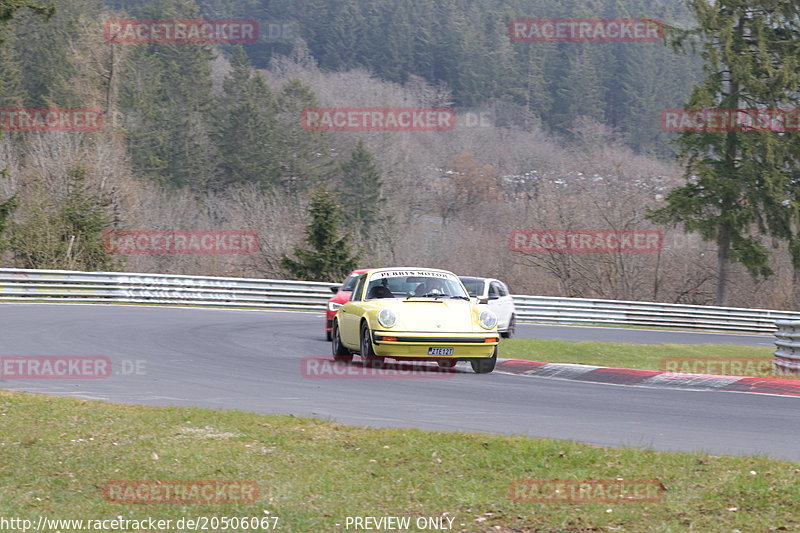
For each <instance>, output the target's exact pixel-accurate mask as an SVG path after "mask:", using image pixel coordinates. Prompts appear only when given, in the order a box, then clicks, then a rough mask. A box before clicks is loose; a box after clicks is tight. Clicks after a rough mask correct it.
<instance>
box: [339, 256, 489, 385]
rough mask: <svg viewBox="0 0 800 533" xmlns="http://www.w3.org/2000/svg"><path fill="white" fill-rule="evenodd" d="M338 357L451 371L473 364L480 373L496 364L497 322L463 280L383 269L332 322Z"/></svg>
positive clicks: (364, 279) (435, 272) (362, 283)
mask: <svg viewBox="0 0 800 533" xmlns="http://www.w3.org/2000/svg"><path fill="white" fill-rule="evenodd" d="M331 336H332V340H333V343H332V347H333V358H334V359H335V360H337V361H351V360H352V359H353V353H358V354H359V355H360V356H361V359H362V360H363V363H364V364H365V365H376V364H380V363H382V362H383V359H384V358H385V357H389V358H392V359H399V360H414V361H420V360H423V361H436V362H437V363H438V364H439V366H440V367H442V368H452V367H453V366H455V364H456V362H457V361H469V362H470V364H471V365H472V369H473V370H474V371H475V372H476V373H478V374H485V373H488V372H491V371H492V370H494V366H495V363H496V362H497V345H498V342H499V335H498V333H497V317H496V316H495V314H494V313H493V312H492V311H490V310H489V308H488V306H486V305H482V304H480V303H479V302H478V300H477V299H472V298H470V296H469V294H468V293H467V290H466V289H465V288H464V285H463V284H462V283H461V280H460V279H458V276H456V275H455V274H453V273H452V272H448V271H447V270H439V269H434V268H379V269H374V270H369V271H367V272H364V273H363V274H361V275H360V276H359V278H358V282H357V283H356V286H355V288H354V289H353V293H352V295H351V296H350V301H349V302H347V303H346V304H344V305H343V306H342V307H340V308H339V311H338V312H337V313H336V317H335V318H334V322H333V330H332V332H331Z"/></svg>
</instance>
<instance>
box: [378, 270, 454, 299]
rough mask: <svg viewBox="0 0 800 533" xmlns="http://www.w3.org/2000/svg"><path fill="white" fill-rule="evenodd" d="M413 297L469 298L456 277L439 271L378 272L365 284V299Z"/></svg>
mask: <svg viewBox="0 0 800 533" xmlns="http://www.w3.org/2000/svg"><path fill="white" fill-rule="evenodd" d="M415 297H417V298H458V299H465V300H468V299H469V295H468V294H467V292H466V291H465V290H464V287H463V286H462V285H461V283H460V282H459V281H458V279H457V278H455V277H454V276H452V275H449V274H445V273H440V272H425V271H419V272H406V271H391V272H378V273H376V274H375V275H374V276H373V278H372V279H371V280H370V282H369V285H368V286H367V297H366V299H367V300H374V299H378V298H415Z"/></svg>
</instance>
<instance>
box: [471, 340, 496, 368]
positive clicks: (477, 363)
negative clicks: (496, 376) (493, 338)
mask: <svg viewBox="0 0 800 533" xmlns="http://www.w3.org/2000/svg"><path fill="white" fill-rule="evenodd" d="M469 364H471V365H472V371H473V372H475V373H476V374H488V373H489V372H491V371H492V370H494V365H495V364H497V347H496V346H495V348H494V353H493V354H492V356H491V357H481V358H480V359H470V360H469Z"/></svg>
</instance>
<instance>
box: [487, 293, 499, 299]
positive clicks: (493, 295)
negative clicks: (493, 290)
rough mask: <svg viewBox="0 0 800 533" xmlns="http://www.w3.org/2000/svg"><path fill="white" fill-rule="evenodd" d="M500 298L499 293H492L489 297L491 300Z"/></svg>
mask: <svg viewBox="0 0 800 533" xmlns="http://www.w3.org/2000/svg"><path fill="white" fill-rule="evenodd" d="M498 298H500V297H499V296H498V295H496V294H490V295H489V299H490V300H497V299H498Z"/></svg>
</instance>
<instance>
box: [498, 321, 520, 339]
mask: <svg viewBox="0 0 800 533" xmlns="http://www.w3.org/2000/svg"><path fill="white" fill-rule="evenodd" d="M516 330H517V317H515V316H514V315H511V320H509V321H508V329H507V330H505V331H504V332H502V333H501V334H500V336H501V337H503V338H504V339H510V338H511V337H513V336H514V333H516Z"/></svg>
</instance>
